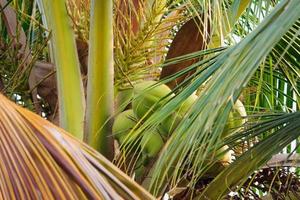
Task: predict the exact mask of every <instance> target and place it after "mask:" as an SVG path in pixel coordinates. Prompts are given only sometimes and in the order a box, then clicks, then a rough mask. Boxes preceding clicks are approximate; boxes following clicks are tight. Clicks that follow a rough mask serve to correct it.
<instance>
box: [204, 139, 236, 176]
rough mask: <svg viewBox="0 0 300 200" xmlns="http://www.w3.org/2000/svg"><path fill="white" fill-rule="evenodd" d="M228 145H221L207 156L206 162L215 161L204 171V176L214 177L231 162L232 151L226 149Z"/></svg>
mask: <svg viewBox="0 0 300 200" xmlns="http://www.w3.org/2000/svg"><path fill="white" fill-rule="evenodd" d="M228 149H229V147H228V146H227V145H225V146H223V147H221V148H220V149H218V150H217V152H216V153H215V154H214V155H211V156H208V159H207V161H206V162H207V163H208V162H212V161H215V164H213V165H212V166H211V167H210V168H209V169H208V170H207V171H206V172H205V175H204V176H206V177H215V176H217V175H218V174H219V173H220V172H221V171H222V170H223V169H224V168H225V167H226V166H228V165H229V164H230V163H231V162H232V151H230V150H228Z"/></svg>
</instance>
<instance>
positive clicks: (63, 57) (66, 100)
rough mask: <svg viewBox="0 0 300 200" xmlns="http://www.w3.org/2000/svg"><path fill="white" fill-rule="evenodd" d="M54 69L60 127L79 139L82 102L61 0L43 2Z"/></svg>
mask: <svg viewBox="0 0 300 200" xmlns="http://www.w3.org/2000/svg"><path fill="white" fill-rule="evenodd" d="M42 3H43V7H44V9H43V10H44V12H45V15H46V21H47V27H48V28H49V29H50V30H51V34H52V38H51V40H52V42H51V46H52V50H53V55H54V58H55V66H56V69H57V85H58V100H59V109H60V110H59V115H60V116H59V118H60V126H61V127H63V128H64V129H66V130H67V131H69V132H70V133H72V134H73V135H75V136H76V137H77V138H79V139H83V125H84V124H83V122H84V110H85V100H84V95H83V94H84V92H83V85H82V80H81V74H80V65H79V61H78V56H77V52H76V45H75V37H74V32H73V30H72V27H71V24H70V21H69V17H68V14H67V10H66V5H65V0H43V1H42Z"/></svg>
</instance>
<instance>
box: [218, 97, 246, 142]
mask: <svg viewBox="0 0 300 200" xmlns="http://www.w3.org/2000/svg"><path fill="white" fill-rule="evenodd" d="M246 116H247V113H246V109H245V106H244V104H243V103H242V102H241V101H240V100H237V101H236V103H235V104H234V106H233V108H232V110H231V111H230V113H229V116H228V120H227V123H226V125H225V128H224V132H223V133H222V137H223V138H224V137H226V136H229V135H231V134H233V133H234V132H236V131H239V130H241V128H242V126H243V124H244V123H246V119H245V117H246ZM233 130H235V131H234V132H233Z"/></svg>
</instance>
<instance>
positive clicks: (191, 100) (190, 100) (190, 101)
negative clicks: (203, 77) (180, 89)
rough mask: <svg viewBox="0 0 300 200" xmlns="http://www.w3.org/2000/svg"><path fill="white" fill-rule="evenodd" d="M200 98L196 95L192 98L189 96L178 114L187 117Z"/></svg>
mask: <svg viewBox="0 0 300 200" xmlns="http://www.w3.org/2000/svg"><path fill="white" fill-rule="evenodd" d="M197 98H198V96H197V95H196V94H192V95H191V96H189V97H188V98H187V99H186V100H185V101H184V102H183V103H182V105H181V106H180V108H179V109H178V112H179V113H180V114H181V115H185V114H186V113H187V111H188V110H189V109H190V108H191V107H192V105H193V104H194V103H195V101H196V100H197Z"/></svg>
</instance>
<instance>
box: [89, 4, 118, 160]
mask: <svg viewBox="0 0 300 200" xmlns="http://www.w3.org/2000/svg"><path fill="white" fill-rule="evenodd" d="M112 4H113V2H112V0H99V1H96V0H93V1H92V2H91V20H90V23H91V26H90V36H89V37H90V38H89V41H90V43H89V44H90V45H89V57H88V58H89V60H88V66H89V68H88V86H87V105H88V106H87V111H86V127H85V131H86V136H87V138H86V140H87V142H88V144H89V145H91V146H92V147H94V148H95V149H97V150H98V151H99V152H100V153H102V154H103V155H105V156H106V157H107V158H112V157H113V138H112V136H111V125H112V123H111V121H112V120H111V117H112V113H113V104H114V103H113V97H114V96H113V91H114V88H113V13H112V9H113V8H112Z"/></svg>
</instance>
